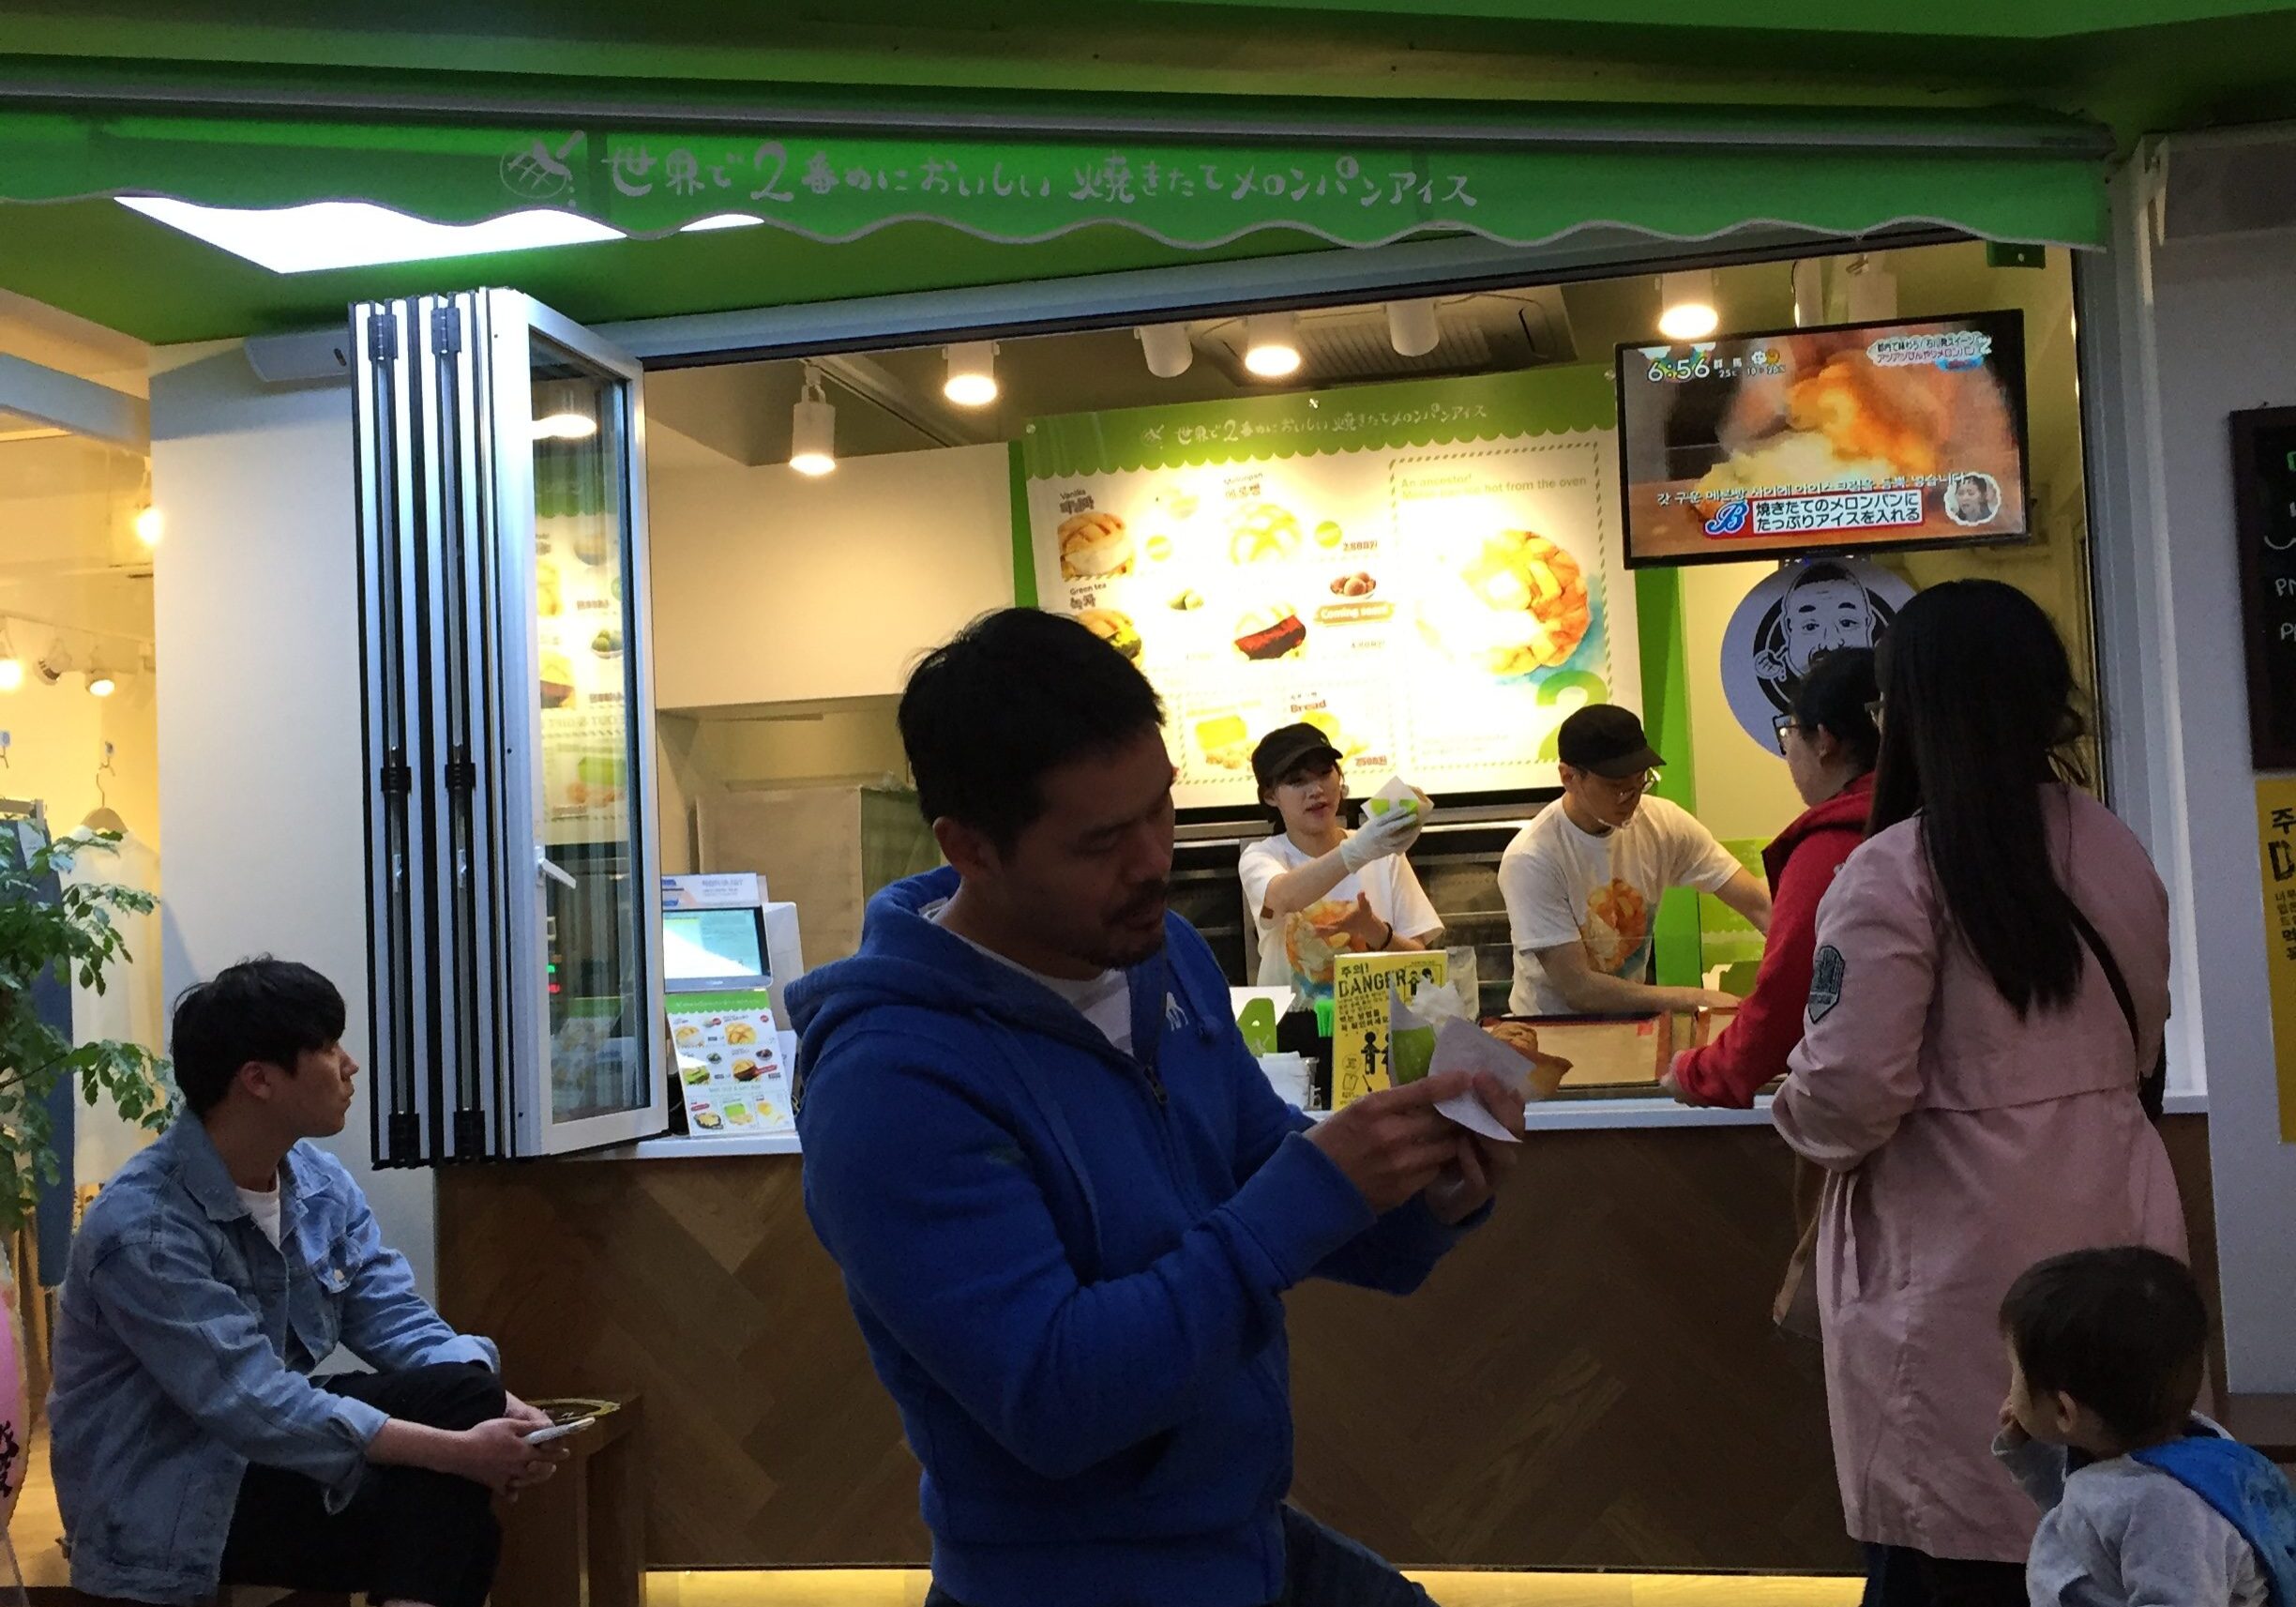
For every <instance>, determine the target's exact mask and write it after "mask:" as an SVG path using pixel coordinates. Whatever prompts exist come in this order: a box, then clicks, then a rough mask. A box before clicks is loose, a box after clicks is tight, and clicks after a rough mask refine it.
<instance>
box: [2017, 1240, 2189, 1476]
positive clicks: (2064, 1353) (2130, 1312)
mask: <svg viewBox="0 0 2296 1607" xmlns="http://www.w3.org/2000/svg"><path fill="white" fill-rule="evenodd" d="M2001 1331H2002V1332H2003V1333H2005V1334H2007V1335H2008V1336H2009V1343H2010V1345H2011V1347H2012V1348H2013V1349H2014V1350H2015V1351H2016V1352H2017V1366H2018V1367H2019V1368H2021V1369H2023V1371H2024V1373H2025V1383H2026V1387H2027V1388H2028V1389H2030V1390H2031V1391H2032V1393H2033V1394H2036V1395H2041V1394H2047V1393H2051V1392H2058V1391H2062V1393H2064V1394H2066V1395H2069V1396H2071V1397H2072V1398H2073V1399H2074V1400H2075V1401H2077V1402H2079V1403H2080V1404H2081V1405H2083V1406H2086V1407H2088V1408H2089V1409H2090V1410H2091V1411H2092V1412H2094V1413H2095V1414H2096V1415H2097V1416H2098V1417H2100V1418H2102V1419H2103V1421H2104V1424H2105V1427H2106V1428H2107V1429H2108V1430H2110V1431H2111V1432H2112V1434H2113V1436H2114V1437H2115V1438H2116V1439H2118V1440H2120V1441H2121V1442H2122V1444H2123V1445H2126V1446H2130V1447H2137V1446H2145V1445H2153V1444H2156V1443H2158V1442H2159V1441H2161V1440H2164V1439H2168V1438H2172V1437H2174V1436H2175V1434H2176V1433H2178V1432H2179V1431H2180V1430H2181V1429H2182V1428H2183V1423H2184V1419H2185V1418H2186V1417H2189V1416H2190V1415H2191V1413H2192V1409H2193V1402H2195V1401H2197V1400H2198V1399H2199V1396H2200V1380H2201V1373H2202V1370H2203V1368H2204V1366H2205V1365H2206V1362H2205V1357H2206V1352H2207V1349H2208V1308H2207V1307H2206V1306H2205V1305H2203V1304H2202V1303H2201V1299H2200V1285H2199V1283H2198V1281H2195V1280H2194V1278H2193V1275H2192V1271H2191V1269H2190V1268H2188V1267H2187V1266H2185V1265H2184V1264H2183V1262H2181V1261H2179V1260H2177V1259H2176V1258H2175V1257H2174V1256H2171V1255H2163V1254H2162V1253H2161V1252H2160V1251H2157V1250H2147V1249H2145V1248H2143V1247H2142V1246H2139V1245H2129V1246H2123V1247H2122V1248H2119V1249H2114V1250H2077V1251H2074V1252H2073V1253H2072V1254H2070V1255H2060V1256H2056V1257H2053V1258H2051V1259H2050V1260H2047V1261H2044V1262H2042V1263H2041V1264H2040V1265H2039V1266H2034V1267H2031V1268H2029V1269H2028V1270H2027V1271H2026V1273H2025V1275H2024V1276H2023V1277H2021V1278H2019V1279H2018V1280H2017V1282H2016V1283H2015V1284H2013V1285H2012V1286H2011V1287H2010V1290H2009V1295H2008V1297H2007V1298H2006V1299H2004V1300H2002V1301H2001Z"/></svg>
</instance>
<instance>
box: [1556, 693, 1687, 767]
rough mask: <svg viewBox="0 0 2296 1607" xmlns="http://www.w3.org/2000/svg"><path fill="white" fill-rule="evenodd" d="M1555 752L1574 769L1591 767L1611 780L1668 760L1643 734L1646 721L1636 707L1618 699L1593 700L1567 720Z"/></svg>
mask: <svg viewBox="0 0 2296 1607" xmlns="http://www.w3.org/2000/svg"><path fill="white" fill-rule="evenodd" d="M1555 756H1556V757H1557V758H1559V759H1561V760H1562V761H1563V763H1564V764H1565V765H1568V766H1570V767H1571V768H1572V769H1574V770H1587V771H1591V772H1593V773H1594V774H1595V775H1597V776H1600V777H1602V778H1603V779H1604V780H1605V781H1624V780H1626V778H1627V777H1629V776H1639V775H1641V774H1642V773H1643V772H1644V771H1646V770H1655V769H1657V768H1658V767H1659V766H1661V765H1664V764H1665V763H1666V761H1665V760H1664V759H1661V758H1660V757H1658V754H1657V752H1656V750H1654V749H1653V748H1652V747H1651V745H1650V738H1649V737H1647V736H1645V735H1642V722H1641V721H1640V720H1637V719H1636V718H1635V716H1634V710H1632V709H1629V708H1621V707H1619V705H1616V704H1614V703H1597V704H1589V705H1587V706H1586V707H1584V708H1582V709H1580V710H1579V712H1578V713H1577V714H1574V715H1572V716H1571V717H1570V718H1569V719H1568V720H1564V721H1563V729H1562V730H1561V731H1559V732H1557V733H1556V734H1555Z"/></svg>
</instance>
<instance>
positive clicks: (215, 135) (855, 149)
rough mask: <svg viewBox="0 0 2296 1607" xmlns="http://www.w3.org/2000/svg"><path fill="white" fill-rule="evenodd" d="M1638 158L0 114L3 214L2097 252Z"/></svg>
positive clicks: (1807, 155) (1898, 193) (1839, 193)
mask: <svg viewBox="0 0 2296 1607" xmlns="http://www.w3.org/2000/svg"><path fill="white" fill-rule="evenodd" d="M1752 115H1753V114H1749V116H1752ZM1757 131H1759V130H1757ZM1629 133H1630V130H1626V129H1622V132H1621V135H1620V137H1619V138H1618V139H1616V140H1609V141H1603V140H1594V141H1589V140H1585V139H1583V138H1574V139H1572V140H1569V141H1563V142H1556V143H1548V144H1540V143H1537V142H1530V143H1522V144H1497V143H1488V144H1474V143H1471V142H1454V143H1446V144H1423V145H1413V144H1378V143H1368V142H1367V143H1365V144H1358V145H1347V144H1200V143H1197V144H1191V143H1181V142H1177V141H1175V142H1172V143H1163V142H1159V141H1157V140H1156V139H1154V138H1152V137H1140V136H1136V135H1126V136H1125V137H1123V138H1122V139H1120V140H1119V141H1117V142H1116V143H1113V144H1107V143H1102V144H1091V143H1085V142H1081V141H1077V140H1069V139H1060V140H1012V139H1006V140H998V139H980V138H974V137H973V136H971V135H970V134H964V133H951V134H945V135H926V136H904V137H885V136H877V135H845V134H836V135H829V136H825V137H820V138H814V137H807V136H803V135H800V134H796V133H793V132H790V131H787V130H783V131H777V132H775V133H773V134H771V135H770V136H769V137H760V136H759V135H757V134H755V133H749V134H744V133H740V132H729V131H716V132H708V131H704V132H693V131H679V130H675V129H652V130H647V129H588V130H585V129H517V128H493V129H485V128H476V129H474V128H440V127H430V126H421V125H413V124H388V123H378V124H349V123H334V122H310V121H290V120H284V119H262V118H240V119H220V118H201V117H186V116H152V115H122V116H96V115H87V114H48V113H31V112H8V113H0V200H8V201H52V200H63V199H76V198H82V197H88V196H103V195H161V196H168V197H172V198H174V199H177V200H182V201H189V202H194V203H198V204H201V205H210V206H232V207H278V206H287V205H298V204H301V203H306V202H312V201H323V200H366V201H371V202H375V203H378V204H380V205H385V206H389V207H392V208H395V209H397V210H399V211H401V212H405V213H408V214H411V215H414V216H416V217H420V218H425V219H429V220H433V221H437V222H445V223H471V222H478V221H481V220H486V219H491V218H494V217H498V216H501V215H503V214H505V213H507V212H515V211H519V210H522V209H526V208H533V207H545V208H551V209H554V210H560V211H566V212H571V213H575V214H579V215H580V216H582V217H584V218H588V219H591V220H595V221H597V222H599V223H603V224H605V225H607V226H609V227H611V228H612V229H615V230H618V231H620V232H621V233H623V234H626V235H636V236H653V235H666V234H670V233H672V232H674V231H676V230H680V229H683V228H686V227H687V226H689V225H691V224H694V223H696V222H699V221H702V220H708V219H719V218H729V217H744V218H750V219H755V220H761V221H763V222H764V223H766V224H769V225H772V226H774V227H778V228H781V229H785V230H788V231H790V232H792V233H793V234H797V235H805V236H808V237H809V238H812V239H816V240H822V241H833V242H834V241H845V240H853V239H858V238H861V237H863V236H865V235H869V234H870V233H871V232H873V231H875V230H878V229H882V228H884V227H886V226H887V225H889V224H893V223H897V222H904V221H912V220H929V221H933V222H939V223H943V224H945V225H947V226H948V227H950V228H954V229H961V230H963V231H965V232H967V233H969V234H972V235H978V236H980V237H981V238H984V239H989V240H996V241H1004V242H1013V243H1020V242H1028V241H1037V240H1045V239H1050V238H1052V237H1055V236H1058V235H1064V234H1066V233H1068V232H1070V231H1072V230H1077V229H1083V228H1090V227H1094V226H1098V225H1115V226H1119V227H1123V228H1129V229H1135V230H1138V231H1139V232H1140V233H1141V234H1143V235H1150V236H1153V237H1154V238H1156V239H1157V240H1160V241H1163V242H1164V243H1166V244H1168V245H1172V246H1177V247H1182V248H1188V249H1204V248H1208V247H1213V246H1217V245H1222V244H1225V243H1226V242H1229V241H1231V240H1234V239H1236V238H1238V237H1239V236H1242V235H1249V234H1252V233H1255V232H1258V231H1262V230H1282V231H1288V232H1292V233H1295V234H1300V235H1311V236H1315V237H1317V238H1321V239H1322V240H1325V241H1329V242H1331V243H1333V244H1336V245H1345V246H1373V245H1380V244H1383V243H1386V242H1389V241H1393V240H1397V239H1402V238H1405V237H1409V236H1417V235H1480V236H1483V237H1485V238H1487V239H1490V240H1493V241H1497V242H1500V243H1503V244H1509V245H1523V246H1528V245H1536V244H1540V243H1544V242H1546V241H1549V240H1552V239H1555V238H1557V237H1559V236H1561V235H1565V234H1568V233H1569V232H1571V231H1572V230H1575V229H1579V228H1584V227H1588V226H1591V225H1611V226H1617V227H1624V228H1629V229H1635V230H1639V231H1641V232H1644V233H1647V234H1651V235H1660V236H1665V237H1669V238H1674V239H1702V238H1708V237H1712V236H1715V235H1722V234H1725V233H1727V232H1729V231H1730V230H1731V229H1734V228H1738V227H1741V226H1743V225H1745V224H1748V223H1757V222H1760V223H1778V224H1788V225H1798V226H1802V227H1805V228H1809V229H1814V230H1820V231H1823V232H1826V233H1830V234H1838V235H1859V234H1865V233H1867V232H1870V231H1873V230H1876V229H1880V228H1883V227H1886V226H1889V225H1893V224H1908V223H1931V224H1943V225H1948V226H1951V227H1954V228H1956V229H1960V230H1964V231H1966V232H1968V233H1970V234H1972V235H1980V236H1983V237H1986V238H1988V239H2002V240H2021V241H2041V242H2048V243H2053V244H2065V245H2092V244H2095V243H2097V242H2098V241H2100V240H2101V239H2103V237H2104V229H2105V204H2104V188H2103V176H2104V175H2103V169H2102V164H2101V162H2100V160H2099V159H2098V158H2097V156H2096V154H2095V151H2094V149H2093V148H2092V147H2089V146H2086V145H2083V144H2079V143H2077V142H2067V141H2062V140H2059V141H2055V142H2049V141H2041V142H2036V143H2034V144H2032V145H2031V146H2030V147H2029V148H2017V146H2016V145H2015V144H2014V143H2006V144H2004V143H1996V142H1986V141H1968V140H1962V141H1956V140H1953V139H1949V138H1944V137H1940V138H1938V139H1937V140H1935V141H1925V140H1924V139H1923V138H1921V137H1909V138H1906V139H1904V140H1901V141H1890V142H1873V141H1867V142H1864V143H1855V144H1845V145H1841V146H1834V145H1830V144H1828V143H1827V142H1826V141H1825V140H1824V138H1823V137H1822V135H1820V134H1811V135H1809V136H1808V137H1807V138H1803V137H1801V136H1799V135H1797V136H1796V137H1794V138H1790V139H1789V138H1769V137H1765V138H1751V137H1749V138H1743V139H1736V140H1733V139H1730V138H1719V139H1717V138H1714V137H1713V136H1712V135H1711V133H1709V134H1707V135H1701V136H1699V137H1698V138H1695V139H1693V138H1688V137H1685V136H1682V135H1680V134H1679V133H1676V134H1668V133H1665V132H1663V131H1661V132H1659V133H1657V134H1655V135H1652V136H1649V137H1629Z"/></svg>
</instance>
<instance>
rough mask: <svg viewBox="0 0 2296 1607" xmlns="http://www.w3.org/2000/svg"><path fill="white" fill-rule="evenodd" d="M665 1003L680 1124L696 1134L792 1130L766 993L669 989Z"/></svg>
mask: <svg viewBox="0 0 2296 1607" xmlns="http://www.w3.org/2000/svg"><path fill="white" fill-rule="evenodd" d="M668 1004H669V1016H670V1039H671V1042H672V1044H673V1045H674V1046H675V1048H676V1050H677V1066H678V1086H679V1091H680V1092H681V1093H682V1094H683V1096H684V1097H685V1100H686V1121H687V1126H688V1127H689V1128H691V1129H693V1131H694V1133H695V1134H696V1135H697V1136H702V1137H707V1136H712V1135H733V1134H742V1133H766V1132H788V1131H791V1130H793V1129H794V1128H795V1126H796V1114H795V1112H794V1111H793V1108H792V1106H791V1103H790V1079H789V1069H788V1068H787V1067H785V1066H783V1065H782V1064H781V1039H780V1035H779V1033H778V1032H777V1031H776V1029H775V1025H774V1013H773V997H772V995H771V994H769V993H765V992H763V990H761V991H759V992H757V993H672V994H671V995H670V998H669V1001H668Z"/></svg>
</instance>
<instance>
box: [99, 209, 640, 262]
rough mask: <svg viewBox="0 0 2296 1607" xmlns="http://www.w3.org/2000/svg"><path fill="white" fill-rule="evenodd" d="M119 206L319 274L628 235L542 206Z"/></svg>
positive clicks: (258, 257) (253, 258) (235, 250)
mask: <svg viewBox="0 0 2296 1607" xmlns="http://www.w3.org/2000/svg"><path fill="white" fill-rule="evenodd" d="M119 203H120V205H122V206H125V207H127V208H128V209H129V210H130V211H134V212H141V213H142V214H143V216H144V217H146V218H149V219H152V220H154V221H156V222H160V223H165V224H166V225H167V226H168V227H169V228H171V229H180V230H182V231H183V232H184V233H185V234H187V235H191V236H192V237H193V238H195V239H201V240H204V241H206V242H207V243H208V244H209V245H211V246H216V247H219V248H220V249H221V250H227V251H229V252H231V253H232V254H233V255H234V256H237V257H245V258H246V259H247V260H248V261H249V262H251V263H254V264H256V265H259V266H262V267H267V268H269V269H270V270H271V271H272V272H273V273H316V272H318V271H320V270H322V269H325V268H348V267H372V266H374V265H378V264H381V263H419V262H429V261H431V260H433V259H435V258H439V257H471V256H479V255H486V254H491V253H494V252H497V251H529V250H536V249H538V248H540V247H544V246H582V245H590V244H594V243H596V242H597V241H599V240H619V239H621V238H623V235H622V232H621V231H620V230H619V229H610V228H608V227H607V226H606V225H605V224H603V223H599V222H594V221H593V220H590V219H588V218H577V217H575V216H574V215H573V214H572V213H569V212H551V211H548V210H546V209H541V208H536V209H535V210H532V211H526V212H512V213H510V214H508V215H506V216H505V217H501V218H490V219H488V220H486V221H485V222H483V223H433V222H430V221H429V220H425V219H421V218H410V217H408V216H407V215H406V214H405V213H403V212H394V211H392V210H391V209H390V208H389V207H387V206H377V205H375V204H374V203H373V202H371V201H315V202H312V203H311V204H310V205H307V206H278V207H262V208H259V207H238V206H194V205H191V203H189V202H188V201H172V200H169V199H168V198H167V197H165V196H159V195H123V196H121V197H120V198H119Z"/></svg>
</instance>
